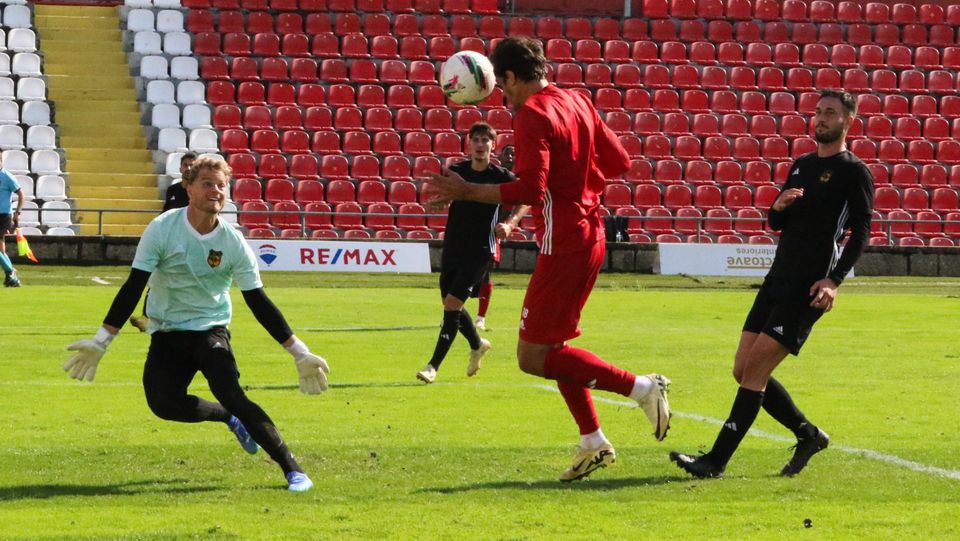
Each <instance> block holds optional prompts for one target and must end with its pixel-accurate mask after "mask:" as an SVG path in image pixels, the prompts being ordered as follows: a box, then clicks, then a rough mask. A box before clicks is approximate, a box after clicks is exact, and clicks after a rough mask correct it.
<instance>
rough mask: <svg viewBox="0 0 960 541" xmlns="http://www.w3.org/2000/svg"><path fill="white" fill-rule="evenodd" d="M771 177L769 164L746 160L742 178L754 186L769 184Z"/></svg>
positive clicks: (771, 172)
mask: <svg viewBox="0 0 960 541" xmlns="http://www.w3.org/2000/svg"><path fill="white" fill-rule="evenodd" d="M772 177H773V170H772V169H771V168H770V164H769V163H767V162H763V161H752V162H747V166H746V168H745V169H744V173H743V180H744V181H745V182H746V183H747V184H750V185H754V186H759V185H764V184H771V183H772Z"/></svg>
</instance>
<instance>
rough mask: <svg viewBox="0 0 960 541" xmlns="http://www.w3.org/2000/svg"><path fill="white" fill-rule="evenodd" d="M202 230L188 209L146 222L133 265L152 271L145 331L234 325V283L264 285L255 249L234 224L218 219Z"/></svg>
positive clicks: (246, 288)
mask: <svg viewBox="0 0 960 541" xmlns="http://www.w3.org/2000/svg"><path fill="white" fill-rule="evenodd" d="M217 221H218V224H217V227H216V228H214V230H213V231H211V232H210V233H207V234H206V235H201V234H200V233H198V232H197V230H196V229H194V228H193V226H192V225H190V222H188V221H187V209H186V208H180V209H176V210H171V211H168V212H165V213H163V214H161V215H160V216H158V217H156V218H154V219H153V221H151V222H150V225H148V226H147V229H146V231H144V233H143V237H142V238H141V239H140V244H138V245H137V254H136V256H135V257H134V259H133V268H135V269H140V270H142V271H146V272H149V273H151V275H150V281H149V285H150V293H149V295H148V299H147V316H149V317H150V325H149V327H148V329H147V332H149V333H151V334H152V333H154V332H157V331H202V330H206V329H209V328H211V327H220V326H224V327H225V326H227V325H229V324H230V316H231V313H232V307H231V304H230V284H232V283H233V282H234V281H236V282H237V285H238V286H239V287H240V290H241V291H249V290H251V289H257V288H259V287H263V283H262V282H261V281H260V272H259V270H258V269H257V261H256V258H255V257H254V255H253V250H251V249H250V246H249V245H248V244H247V241H245V240H244V239H243V236H242V235H241V234H240V233H239V232H237V231H236V230H235V229H234V228H233V227H232V226H231V225H230V224H228V223H227V222H225V221H224V220H222V219H220V218H217Z"/></svg>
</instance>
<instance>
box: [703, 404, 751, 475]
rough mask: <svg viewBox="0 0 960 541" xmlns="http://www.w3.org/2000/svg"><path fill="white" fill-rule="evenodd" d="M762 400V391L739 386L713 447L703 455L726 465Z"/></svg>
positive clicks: (720, 464) (719, 464)
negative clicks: (728, 415) (728, 414)
mask: <svg viewBox="0 0 960 541" xmlns="http://www.w3.org/2000/svg"><path fill="white" fill-rule="evenodd" d="M762 402H763V392H762V391H751V390H750V389H744V388H743V387H740V389H739V390H738V391H737V398H736V399H734V401H733V407H732V408H731V409H730V417H728V418H727V420H726V422H724V423H723V428H721V429H720V434H718V435H717V441H715V442H714V443H713V449H710V452H709V453H707V454H706V455H705V456H706V457H707V458H708V459H709V460H710V461H711V462H712V463H713V464H715V465H717V466H719V467H721V468H723V467H725V466H726V465H727V462H728V461H729V460H730V457H731V456H733V453H734V451H736V450H737V446H739V445H740V442H741V441H742V440H743V437H744V436H746V435H747V431H748V430H750V426H751V425H753V422H754V421H755V420H756V419H757V414H758V413H760V404H761V403H762Z"/></svg>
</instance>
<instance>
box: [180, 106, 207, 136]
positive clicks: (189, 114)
mask: <svg viewBox="0 0 960 541" xmlns="http://www.w3.org/2000/svg"><path fill="white" fill-rule="evenodd" d="M183 127H184V128H187V129H190V130H193V129H196V128H212V127H213V125H212V124H211V118H210V107H209V106H207V104H205V103H191V104H190V105H187V106H186V107H184V108H183Z"/></svg>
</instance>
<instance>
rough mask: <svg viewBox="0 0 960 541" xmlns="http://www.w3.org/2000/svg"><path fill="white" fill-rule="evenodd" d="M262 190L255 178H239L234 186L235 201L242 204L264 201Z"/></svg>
mask: <svg viewBox="0 0 960 541" xmlns="http://www.w3.org/2000/svg"><path fill="white" fill-rule="evenodd" d="M262 189H263V188H262V187H261V185H260V181H259V180H257V179H255V178H254V179H250V178H239V179H237V180H236V182H234V185H233V200H234V201H236V202H237V203H241V204H243V203H246V202H248V201H262V200H263V193H262V191H261V190H262Z"/></svg>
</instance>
